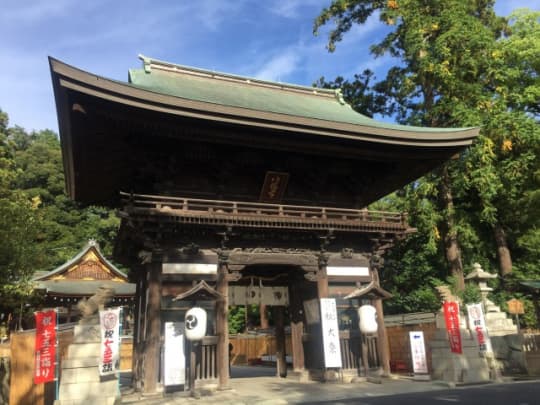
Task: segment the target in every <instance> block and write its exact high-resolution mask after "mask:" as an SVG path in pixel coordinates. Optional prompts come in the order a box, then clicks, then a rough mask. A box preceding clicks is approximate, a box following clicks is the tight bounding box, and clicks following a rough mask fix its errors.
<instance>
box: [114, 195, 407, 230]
mask: <svg viewBox="0 0 540 405" xmlns="http://www.w3.org/2000/svg"><path fill="white" fill-rule="evenodd" d="M120 195H121V200H122V203H123V205H124V211H125V212H126V213H127V214H128V215H130V214H138V215H144V214H147V215H151V216H156V215H158V216H161V217H166V216H168V217H175V218H177V219H176V220H175V222H184V223H197V224H211V225H235V226H247V227H260V228H291V227H292V228H296V229H328V228H334V229H338V230H345V231H346V230H350V231H356V230H358V228H362V229H363V230H367V231H374V232H375V231H378V232H380V231H385V230H386V231H398V232H407V231H410V230H411V228H409V227H408V224H407V214H405V213H403V214H402V213H396V212H387V211H369V210H367V209H360V210H357V209H345V208H329V207H314V206H313V207H312V206H299V205H283V204H265V203H252V202H237V201H220V200H202V199H195V198H182V197H166V196H156V195H145V194H128V193H124V192H121V193H120ZM180 218H181V219H180Z"/></svg>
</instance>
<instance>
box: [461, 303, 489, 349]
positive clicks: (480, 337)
mask: <svg viewBox="0 0 540 405" xmlns="http://www.w3.org/2000/svg"><path fill="white" fill-rule="evenodd" d="M467 314H468V315H469V316H468V318H469V329H470V330H471V332H472V333H473V335H474V337H475V339H476V343H478V349H479V350H480V352H481V353H485V352H492V351H493V349H492V348H491V340H490V339H489V334H488V330H487V328H486V321H485V319H484V311H483V310H482V304H467Z"/></svg>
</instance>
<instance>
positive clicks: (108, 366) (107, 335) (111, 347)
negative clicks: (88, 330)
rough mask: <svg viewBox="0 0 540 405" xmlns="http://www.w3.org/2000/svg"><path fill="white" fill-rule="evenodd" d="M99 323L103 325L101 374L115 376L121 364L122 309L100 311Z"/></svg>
mask: <svg viewBox="0 0 540 405" xmlns="http://www.w3.org/2000/svg"><path fill="white" fill-rule="evenodd" d="M99 322H100V325H101V354H100V357H99V374H100V375H108V374H114V373H115V372H116V371H118V366H119V363H120V308H110V309H107V310H105V311H99Z"/></svg>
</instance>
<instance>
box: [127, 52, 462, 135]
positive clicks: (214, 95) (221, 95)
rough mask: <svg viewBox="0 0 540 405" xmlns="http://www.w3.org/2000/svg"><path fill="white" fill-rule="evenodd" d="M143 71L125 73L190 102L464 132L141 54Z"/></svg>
mask: <svg viewBox="0 0 540 405" xmlns="http://www.w3.org/2000/svg"><path fill="white" fill-rule="evenodd" d="M141 59H142V60H143V64H144V66H143V68H142V69H130V71H129V81H130V83H131V84H132V85H133V86H135V87H138V88H142V89H145V90H148V91H152V92H156V93H160V94H166V95H170V96H174V97H180V98H184V99H189V100H193V101H200V102H206V103H212V104H217V105H223V106H230V107H239V108H245V109H249V110H254V111H260V112H271V113H277V114H284V115H288V116H297V117H304V118H311V119H318V120H324V121H331V122H338V123H346V124H354V125H365V126H370V127H377V128H385V129H393V130H400V131H406V132H410V131H414V132H430V133H433V132H440V133H449V132H452V133H455V132H459V131H462V130H468V128H463V129H457V128H449V129H443V128H437V129H434V128H425V127H412V126H405V125H396V124H389V123H384V122H378V121H376V120H373V119H371V118H369V117H366V116H365V115H362V114H359V113H357V112H356V111H354V110H353V109H352V108H351V106H350V105H348V104H346V103H345V102H344V101H343V98H342V97H341V93H340V92H339V90H327V89H318V88H314V87H305V86H297V85H290V84H284V83H277V82H269V81H263V80H258V79H252V78H247V77H241V76H235V75H230V74H223V73H218V72H212V71H208V70H203V69H196V68H191V67H186V66H181V65H175V64H171V63H167V62H161V61H157V60H155V59H150V58H146V57H144V56H141Z"/></svg>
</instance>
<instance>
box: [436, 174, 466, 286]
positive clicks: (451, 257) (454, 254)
mask: <svg viewBox="0 0 540 405" xmlns="http://www.w3.org/2000/svg"><path fill="white" fill-rule="evenodd" d="M439 202H440V204H441V208H442V209H443V210H444V212H446V218H445V219H444V224H443V229H442V230H443V232H442V234H443V235H442V236H443V238H444V239H443V240H444V247H445V253H446V260H447V262H448V265H449V267H450V269H449V270H450V275H451V276H452V277H454V278H455V279H456V287H457V289H458V290H459V291H463V290H464V289H465V279H464V277H463V264H462V262H461V250H460V248H459V243H458V237H457V232H456V230H455V216H454V215H455V214H454V199H453V196H452V190H451V189H450V177H449V176H448V166H447V165H444V167H443V168H442V175H441V181H440V183H439Z"/></svg>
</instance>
